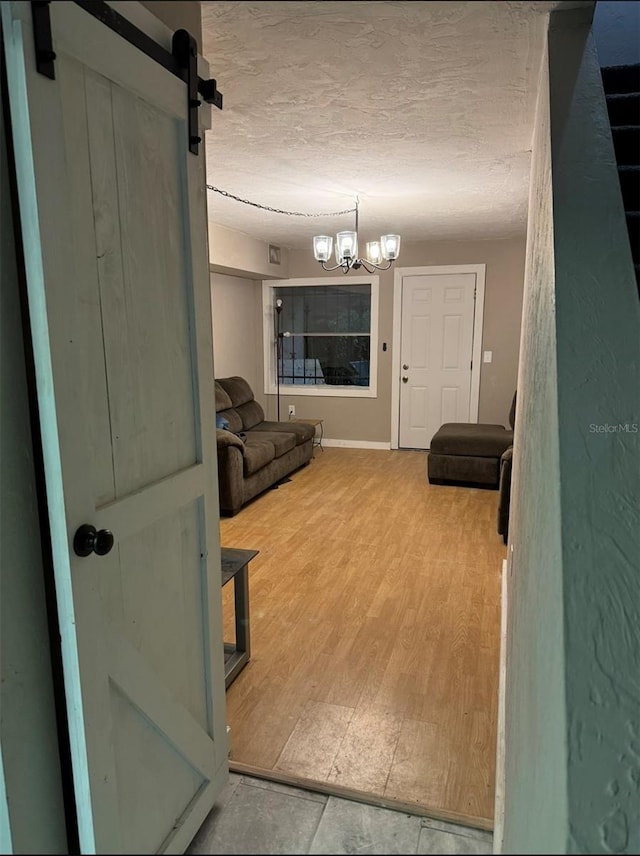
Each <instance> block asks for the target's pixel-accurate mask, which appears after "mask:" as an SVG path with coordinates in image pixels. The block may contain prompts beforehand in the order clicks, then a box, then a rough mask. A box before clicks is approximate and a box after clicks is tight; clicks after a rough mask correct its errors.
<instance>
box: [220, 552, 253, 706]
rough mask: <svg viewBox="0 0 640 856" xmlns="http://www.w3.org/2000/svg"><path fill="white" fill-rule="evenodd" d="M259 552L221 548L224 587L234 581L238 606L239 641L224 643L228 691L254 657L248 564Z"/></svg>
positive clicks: (236, 619)
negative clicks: (250, 620)
mask: <svg viewBox="0 0 640 856" xmlns="http://www.w3.org/2000/svg"><path fill="white" fill-rule="evenodd" d="M259 552H260V551H259V550H236V549H232V548H230V547H222V548H221V550H220V553H221V558H222V585H223V586H225V585H226V584H227V583H228V582H229V580H233V598H234V606H235V626H236V641H235V644H234V645H232V644H230V643H227V642H225V643H224V685H225V689H226V688H227V687H228V686H229V684H230V683H231V681H233V680H234V678H236V677H237V675H238V672H239V671H240V670H241V669H243V668H244V667H245V666H246V665H247V663H248V662H249V657H250V656H251V636H250V632H249V562H250V561H251V559H253V558H254V556H257V555H258V553H259Z"/></svg>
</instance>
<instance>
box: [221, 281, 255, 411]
mask: <svg viewBox="0 0 640 856" xmlns="http://www.w3.org/2000/svg"><path fill="white" fill-rule="evenodd" d="M211 307H212V310H211V311H212V315H213V367H214V372H215V376H216V377H231V376H232V375H240V376H241V377H244V378H246V380H247V381H248V383H249V384H250V386H251V388H252V389H253V391H254V393H255V397H256V399H257V400H258V401H261V402H263V403H264V395H263V392H262V390H263V386H264V384H263V378H262V375H263V367H262V366H263V358H262V323H261V317H262V283H261V282H260V281H258V280H252V279H243V278H241V277H238V276H228V275H225V274H221V273H212V274H211Z"/></svg>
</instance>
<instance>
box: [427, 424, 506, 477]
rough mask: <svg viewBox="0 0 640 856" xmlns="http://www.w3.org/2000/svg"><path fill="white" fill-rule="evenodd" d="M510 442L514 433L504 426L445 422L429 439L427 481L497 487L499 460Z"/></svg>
mask: <svg viewBox="0 0 640 856" xmlns="http://www.w3.org/2000/svg"><path fill="white" fill-rule="evenodd" d="M512 443H513V431H511V430H509V429H507V428H505V427H504V425H487V424H480V425H477V424H475V423H469V422H445V424H444V425H442V426H441V427H440V428H439V429H438V431H436V433H435V434H434V435H433V438H432V440H431V448H430V449H429V455H428V459H427V475H428V478H429V482H430V483H431V484H474V485H481V486H484V487H492V488H497V487H498V484H499V481H500V458H501V457H502V454H503V452H505V451H506V450H507V449H508V448H509V446H511V444H512Z"/></svg>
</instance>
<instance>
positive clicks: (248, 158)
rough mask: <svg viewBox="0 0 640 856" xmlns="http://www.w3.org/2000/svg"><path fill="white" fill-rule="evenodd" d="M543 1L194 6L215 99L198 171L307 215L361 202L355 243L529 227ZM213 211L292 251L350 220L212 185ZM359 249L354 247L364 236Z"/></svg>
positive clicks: (486, 234) (487, 234)
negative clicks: (387, 236)
mask: <svg viewBox="0 0 640 856" xmlns="http://www.w3.org/2000/svg"><path fill="white" fill-rule="evenodd" d="M558 5H559V4H558V3H543V2H451V1H449V2H416V0H412V2H362V1H361V2H344V0H343V2H332V0H322V2H314V0H308V2H264V0H263V2H217V0H213V2H203V3H202V19H203V20H202V23H203V53H204V55H205V57H206V58H207V59H208V61H209V63H210V66H211V76H212V77H215V78H216V80H217V82H218V87H219V89H220V90H221V91H222V92H223V93H224V109H223V110H222V111H217V110H214V111H213V117H212V118H213V128H212V130H211V131H209V132H207V145H206V151H207V180H208V182H209V183H210V184H213V185H215V186H217V187H219V188H222V189H224V190H227V191H230V192H231V193H233V194H235V195H237V196H240V197H242V198H245V199H250V200H252V201H254V202H259V203H261V204H263V205H268V206H271V207H274V208H283V209H287V210H294V211H302V212H308V213H315V212H327V211H337V210H342V209H344V208H350V207H352V205H353V201H354V198H355V196H356V195H357V196H358V197H359V199H360V230H359V231H360V237H361V242H363V241H365V240H369V239H371V238H373V237H376V236H377V235H379V234H381V233H385V232H399V233H400V234H401V235H402V237H403V239H404V240H428V239H441V238H452V237H465V238H492V237H499V236H508V235H512V234H514V233H516V232H522V231H523V230H524V228H525V221H526V213H527V195H528V175H529V161H530V147H531V136H532V128H533V116H534V110H535V100H536V86H537V76H538V70H539V66H540V59H541V55H542V49H543V28H544V19H545V15H546V13H548V12H549V11H550V10H551V9H552V8H555V7H557V6H558ZM208 201H209V216H210V218H211V220H213V221H214V222H216V223H220V224H222V225H225V226H229V227H231V228H234V229H238V230H240V231H243V232H246V233H247V234H250V235H253V236H255V237H258V238H262V239H264V240H268V241H272V242H274V243H277V244H281V245H283V246H289V247H300V246H303V247H305V246H309V247H310V239H311V237H312V236H313V235H314V234H318V233H325V232H327V233H329V234H334V233H335V232H336V231H338V230H339V229H349V228H352V227H353V216H352V215H343V216H341V217H333V218H324V217H323V218H318V219H315V218H314V219H308V218H302V217H287V216H283V215H281V214H275V213H270V212H264V211H260V210H258V209H256V208H254V207H250V206H247V205H243V204H241V203H239V202H236V201H234V200H230V199H225V198H223V197H222V196H220V195H219V194H217V193H213V192H212V191H209V192H208ZM361 246H363V243H361Z"/></svg>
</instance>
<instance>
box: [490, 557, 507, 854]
mask: <svg viewBox="0 0 640 856" xmlns="http://www.w3.org/2000/svg"><path fill="white" fill-rule="evenodd" d="M508 567H509V563H508V561H507V559H503V560H502V591H501V596H500V603H501V611H500V666H499V675H498V722H497V729H496V731H497V733H496V785H495V802H494V811H493V818H494V828H493V852H494V853H496V854H500V853H502V845H503V841H504V791H505V787H504V786H505V781H504V779H505V758H504V752H505V736H504V728H505V724H504V709H505V682H506V677H507V604H508V599H507V583H508V578H509V573H508Z"/></svg>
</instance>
